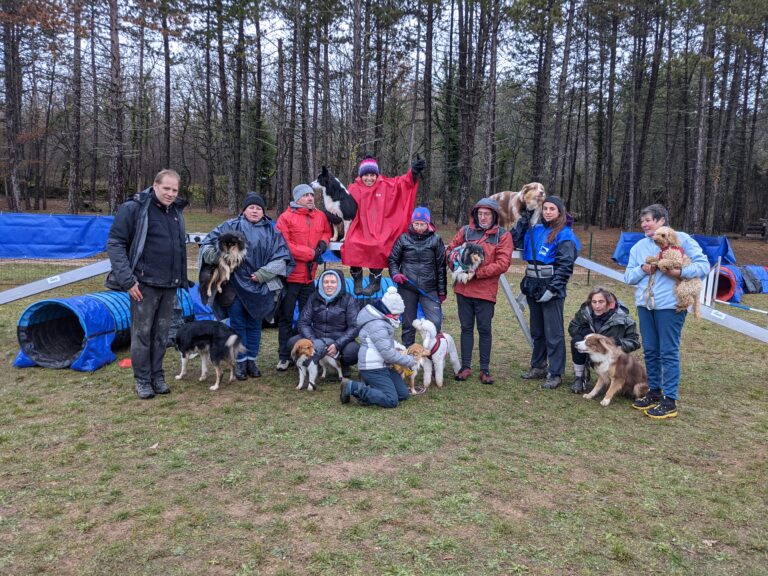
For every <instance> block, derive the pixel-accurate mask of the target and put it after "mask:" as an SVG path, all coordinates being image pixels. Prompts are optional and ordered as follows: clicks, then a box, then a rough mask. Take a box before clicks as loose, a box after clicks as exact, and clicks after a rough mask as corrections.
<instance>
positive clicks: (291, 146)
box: [285, 0, 299, 203]
mask: <svg viewBox="0 0 768 576" xmlns="http://www.w3.org/2000/svg"><path fill="white" fill-rule="evenodd" d="M294 10H295V11H296V13H295V14H294V20H293V47H292V52H293V53H292V58H291V100H290V104H289V107H290V109H289V110H288V115H289V116H290V120H289V122H288V137H287V138H286V144H287V146H288V149H287V151H288V162H287V166H286V174H285V176H286V178H287V181H286V182H285V190H286V192H287V191H290V190H291V189H292V187H293V186H294V183H293V182H294V180H293V178H294V176H293V174H294V154H295V152H296V117H297V115H298V111H297V110H296V92H297V90H298V81H297V78H296V76H297V74H298V65H299V16H298V0H296V1H295V2H294ZM289 203H290V199H289Z"/></svg>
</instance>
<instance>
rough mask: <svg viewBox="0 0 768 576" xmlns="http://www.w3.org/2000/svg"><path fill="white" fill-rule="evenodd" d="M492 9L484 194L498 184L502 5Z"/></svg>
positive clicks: (494, 6)
mask: <svg viewBox="0 0 768 576" xmlns="http://www.w3.org/2000/svg"><path fill="white" fill-rule="evenodd" d="M491 10H492V11H493V14H492V16H491V33H490V36H491V46H490V66H489V69H488V96H487V98H486V103H487V110H488V112H487V114H486V118H487V119H488V126H487V127H486V130H485V160H486V164H485V178H484V183H483V184H484V185H483V194H484V196H490V195H491V194H493V193H494V191H495V190H494V188H495V185H496V83H497V78H496V63H497V58H498V49H497V48H498V34H499V19H500V11H501V6H500V5H499V4H498V3H494V4H493V6H492V8H491Z"/></svg>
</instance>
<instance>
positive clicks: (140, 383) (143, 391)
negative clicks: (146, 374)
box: [136, 380, 155, 400]
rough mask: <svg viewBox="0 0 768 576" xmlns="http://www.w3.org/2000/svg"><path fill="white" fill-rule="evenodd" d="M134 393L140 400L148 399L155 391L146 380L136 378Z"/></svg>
mask: <svg viewBox="0 0 768 576" xmlns="http://www.w3.org/2000/svg"><path fill="white" fill-rule="evenodd" d="M136 395H137V396H138V397H139V398H141V399H142V400H149V399H150V398H154V397H155V391H154V390H152V384H151V383H150V382H149V381H148V380H136Z"/></svg>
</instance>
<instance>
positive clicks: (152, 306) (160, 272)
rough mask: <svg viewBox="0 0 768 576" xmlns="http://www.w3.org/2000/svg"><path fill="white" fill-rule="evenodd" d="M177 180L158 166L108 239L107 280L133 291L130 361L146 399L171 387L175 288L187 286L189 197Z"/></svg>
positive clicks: (141, 395) (117, 219)
mask: <svg viewBox="0 0 768 576" xmlns="http://www.w3.org/2000/svg"><path fill="white" fill-rule="evenodd" d="M179 181H180V178H179V175H178V173H177V172H175V171H174V170H162V171H161V172H159V173H158V174H157V176H155V181H154V182H153V184H152V187H151V188H147V189H146V190H144V191H143V192H140V193H138V194H136V195H135V196H133V198H131V199H130V200H128V201H127V202H125V203H123V204H121V205H120V207H119V208H118V210H117V215H116V216H115V221H114V223H113V224H112V229H111V230H110V231H109V239H108V240H107V254H108V255H109V260H110V262H111V264H112V271H111V272H110V273H109V275H108V276H107V280H106V286H107V288H110V289H112V290H125V291H127V292H128V294H129V295H130V297H131V363H132V364H133V375H134V378H135V379H136V394H137V395H138V396H139V398H141V399H142V400H146V399H149V398H152V397H153V396H154V395H155V394H168V393H169V392H170V391H171V389H170V388H169V387H168V385H167V384H166V383H165V373H164V372H163V357H164V356H165V349H166V342H167V340H168V331H169V328H170V325H171V320H172V317H173V306H174V302H175V299H176V290H177V289H178V288H186V287H187V251H186V231H185V229H184V217H183V216H182V210H183V209H184V207H185V206H186V205H187V202H186V200H183V199H181V198H177V196H178V194H179Z"/></svg>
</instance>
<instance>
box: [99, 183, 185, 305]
mask: <svg viewBox="0 0 768 576" xmlns="http://www.w3.org/2000/svg"><path fill="white" fill-rule="evenodd" d="M153 201H155V200H154V189H153V188H152V187H149V188H147V189H146V190H144V191H143V192H139V193H138V194H135V195H134V196H133V197H132V198H131V199H129V200H127V201H126V202H124V203H123V204H121V205H120V207H119V208H118V210H117V214H116V215H115V220H114V222H113V224H112V228H111V229H110V231H109V238H108V239H107V254H108V256H109V261H110V263H111V265H112V270H111V271H110V273H109V274H108V275H107V279H106V281H105V282H104V284H105V286H106V287H107V288H109V289H110V290H128V289H130V288H131V287H132V286H133V285H134V284H136V282H137V281H139V280H140V281H141V282H143V283H146V284H149V285H152V286H165V287H168V288H186V287H188V280H187V249H186V245H187V236H186V230H185V226H184V215H183V214H182V211H183V210H184V208H185V207H186V206H187V204H188V202H187V201H186V200H184V199H183V198H178V197H177V198H176V200H174V201H173V203H172V204H171V205H170V206H169V207H168V208H167V210H168V211H169V212H170V211H173V212H174V213H175V217H176V218H177V219H178V223H179V225H178V231H179V239H178V242H174V243H173V245H172V246H169V247H167V249H168V250H169V251H173V252H175V254H173V253H172V254H171V255H170V258H173V259H179V261H180V264H181V277H180V278H174V279H169V278H168V270H167V269H164V270H155V269H154V267H152V266H150V267H147V268H144V267H143V266H142V256H143V254H144V250H145V248H148V249H151V250H155V251H157V250H164V249H166V247H165V246H160V247H158V246H151V247H147V246H146V241H147V230H148V228H149V215H148V213H149V209H150V208H151V206H152V202H153ZM139 277H141V278H139ZM166 284H167V286H166Z"/></svg>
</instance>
